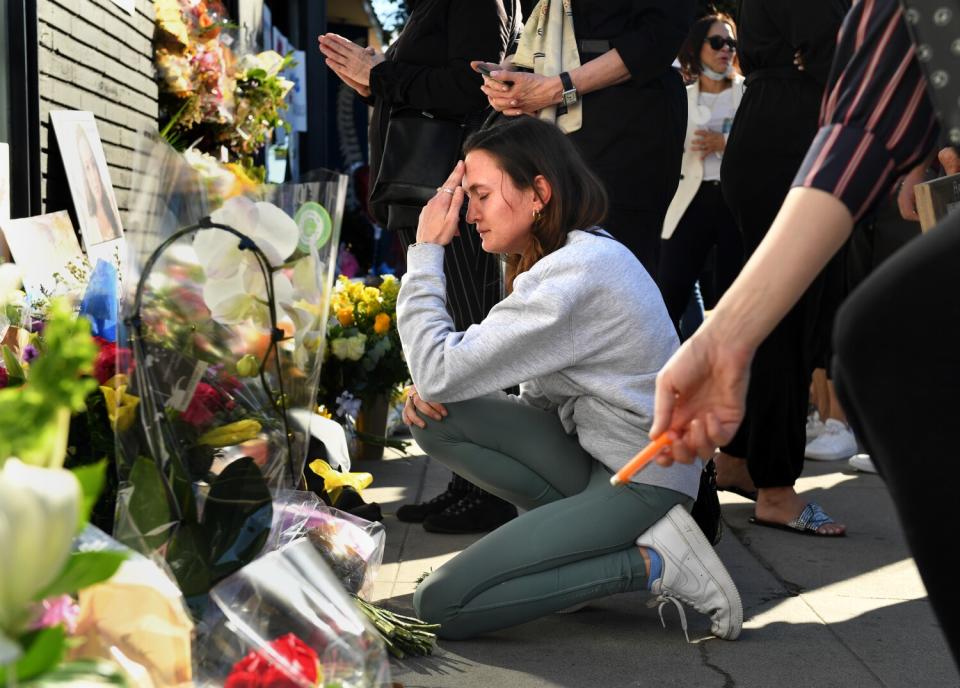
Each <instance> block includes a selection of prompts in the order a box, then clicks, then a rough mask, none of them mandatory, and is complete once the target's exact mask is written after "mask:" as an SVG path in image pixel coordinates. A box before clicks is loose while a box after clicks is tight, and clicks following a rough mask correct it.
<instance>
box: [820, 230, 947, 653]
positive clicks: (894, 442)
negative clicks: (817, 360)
mask: <svg viewBox="0 0 960 688" xmlns="http://www.w3.org/2000/svg"><path fill="white" fill-rule="evenodd" d="M958 265H960V216H957V215H954V216H952V217H950V218H948V219H946V220H945V221H944V222H942V223H941V224H940V225H938V226H937V227H936V228H934V229H932V230H931V231H930V232H929V233H928V234H926V235H924V236H922V237H920V238H918V239H916V240H914V241H911V242H910V244H909V245H908V246H906V247H905V248H903V249H902V250H901V251H899V252H898V253H897V254H896V255H894V256H892V257H891V258H890V259H888V260H887V261H885V262H884V263H883V265H881V266H880V267H879V268H878V269H877V270H876V271H875V272H874V273H873V274H872V275H871V276H870V277H868V278H867V279H866V280H865V281H864V282H863V284H861V285H860V287H859V288H858V289H857V290H856V291H854V293H853V294H851V296H850V298H849V299H848V300H847V302H846V303H845V304H844V306H843V307H842V308H841V309H840V312H839V314H838V315H837V320H836V323H835V325H834V352H835V355H834V379H835V382H836V385H837V393H838V395H839V397H840V401H841V403H843V406H844V409H845V410H846V412H847V416H848V417H849V419H850V422H851V425H853V428H854V431H855V432H856V433H857V436H858V437H859V438H860V439H861V441H862V442H863V444H864V446H865V447H866V449H867V450H868V451H869V452H870V456H871V457H872V458H873V460H874V462H875V463H876V464H877V467H878V469H879V470H880V472H881V473H882V475H883V476H884V478H885V479H886V481H887V487H888V488H889V490H890V494H891V495H892V496H893V500H894V502H895V504H896V507H897V512H898V513H899V516H900V520H901V522H902V524H903V528H904V532H905V534H906V538H907V542H908V543H909V545H910V548H911V550H912V552H913V556H914V558H915V559H916V562H917V566H918V568H919V569H920V574H921V576H922V577H923V582H924V584H925V585H926V587H927V591H928V592H929V594H930V602H931V603H932V604H933V608H934V611H935V612H936V614H937V618H938V620H939V622H940V625H941V627H942V628H943V631H944V633H945V634H946V636H947V642H948V643H949V645H950V649H951V651H952V652H953V656H954V660H955V661H957V662H958V664H960V616H958V615H957V610H960V586H958V585H957V571H958V569H960V554H958V552H960V548H958V547H957V546H956V543H955V542H954V541H953V537H952V536H951V535H950V534H951V533H952V532H953V531H952V530H951V528H952V526H953V524H954V522H955V521H956V519H957V514H956V513H955V512H954V509H955V508H956V505H957V496H958V495H957V482H956V475H957V466H956V444H957V440H956V433H955V432H954V428H955V426H956V423H957V418H958V417H960V347H958V345H957V342H958V341H960V296H958V295H957V293H956V292H955V291H954V286H955V284H956V275H957V266H958Z"/></svg>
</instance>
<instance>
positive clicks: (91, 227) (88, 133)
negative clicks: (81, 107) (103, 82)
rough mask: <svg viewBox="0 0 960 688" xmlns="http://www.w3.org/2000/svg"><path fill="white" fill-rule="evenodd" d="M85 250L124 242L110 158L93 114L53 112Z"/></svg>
mask: <svg viewBox="0 0 960 688" xmlns="http://www.w3.org/2000/svg"><path fill="white" fill-rule="evenodd" d="M51 120H52V122H53V128H54V132H55V133H56V136H57V143H58V144H59V146H60V155H61V157H62V158H63V167H64V171H65V172H66V176H67V183H68V184H69V186H70V195H71V197H72V198H73V207H74V209H75V210H76V214H77V224H78V225H79V226H80V234H81V236H82V237H83V244H84V248H85V249H86V250H87V251H88V252H89V250H90V247H91V246H96V245H97V244H102V243H104V242H108V241H113V240H116V239H120V238H121V237H122V236H123V228H122V225H121V222H120V213H119V211H118V209H117V202H116V199H115V198H114V195H113V185H112V184H111V183H110V173H109V171H108V169H107V161H106V157H105V156H104V153H103V147H102V145H101V143H100V136H99V134H98V133H97V124H96V121H95V120H94V118H93V115H92V114H91V113H89V112H54V113H51Z"/></svg>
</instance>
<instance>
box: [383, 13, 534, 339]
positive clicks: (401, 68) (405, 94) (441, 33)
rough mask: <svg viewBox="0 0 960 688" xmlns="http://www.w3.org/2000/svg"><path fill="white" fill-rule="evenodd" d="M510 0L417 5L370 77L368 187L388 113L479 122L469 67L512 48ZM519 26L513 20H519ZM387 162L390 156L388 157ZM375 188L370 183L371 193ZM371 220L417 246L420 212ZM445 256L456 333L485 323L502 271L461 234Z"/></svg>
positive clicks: (390, 210)
mask: <svg viewBox="0 0 960 688" xmlns="http://www.w3.org/2000/svg"><path fill="white" fill-rule="evenodd" d="M514 3H515V0H415V1H413V2H410V3H409V4H410V5H412V7H411V13H410V17H409V19H408V20H407V23H406V25H405V26H404V29H403V31H402V32H401V34H400V36H399V37H398V38H397V40H396V41H395V42H394V43H393V45H392V46H390V48H389V50H387V53H386V58H387V59H386V60H385V61H384V62H381V63H380V64H379V65H377V66H376V67H374V68H373V69H372V70H371V72H370V91H371V98H370V99H369V101H368V102H370V103H371V104H372V105H373V114H372V116H371V119H370V179H371V180H372V181H373V180H376V178H377V173H378V171H379V169H380V161H381V159H382V158H383V155H384V153H385V151H384V141H385V138H386V134H387V125H388V123H389V121H390V110H391V109H392V108H393V107H394V106H411V107H416V108H420V109H422V110H426V111H429V112H430V113H432V114H434V115H437V116H440V117H447V118H454V119H457V120H460V121H465V122H466V123H467V126H468V130H469V129H471V128H477V127H479V126H480V124H481V123H482V121H483V117H484V113H485V110H486V108H487V97H486V96H485V95H484V94H483V92H482V91H481V90H480V86H481V84H482V83H483V78H482V77H481V76H480V75H479V74H478V73H476V72H474V71H473V70H472V69H471V68H470V61H471V60H484V61H487V62H500V60H501V59H503V56H504V53H505V51H506V48H507V46H508V44H509V42H510V40H509V39H510V36H509V34H510V30H511V25H512V22H513V17H514V16H518V15H519V9H516V5H515V4H514ZM517 21H518V22H519V18H518V19H517ZM386 154H387V155H389V151H386ZM372 186H373V184H372V183H371V188H372ZM371 211H372V213H373V215H374V217H375V218H376V220H377V221H378V222H379V223H380V224H382V225H384V226H386V227H387V228H388V229H390V230H393V231H396V232H397V233H398V234H399V236H400V239H401V241H402V243H403V245H404V250H406V247H407V246H409V245H410V244H411V243H413V242H414V241H415V237H416V228H417V219H418V217H419V214H420V208H410V207H399V206H390V207H384V206H372V207H371ZM461 230H462V231H461V232H460V237H459V238H454V240H453V241H452V242H451V243H450V245H449V246H448V247H447V249H446V253H445V262H444V267H445V270H446V274H447V304H448V308H449V310H450V313H451V315H452V316H453V319H454V323H455V325H456V327H457V329H458V330H460V331H462V330H465V329H467V327H469V326H470V325H471V324H473V323H478V322H480V321H481V320H483V318H484V316H486V314H487V312H488V311H489V310H490V309H491V308H492V307H493V306H494V305H495V304H496V303H497V302H498V301H499V300H500V266H499V262H498V259H497V257H496V256H493V255H491V254H488V253H486V252H484V251H483V250H482V248H481V246H480V239H479V236H478V235H477V233H476V232H474V231H472V230H468V229H467V228H466V226H464V227H461Z"/></svg>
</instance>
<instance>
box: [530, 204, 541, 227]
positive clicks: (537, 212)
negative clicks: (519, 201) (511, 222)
mask: <svg viewBox="0 0 960 688" xmlns="http://www.w3.org/2000/svg"><path fill="white" fill-rule="evenodd" d="M532 214H533V222H534V224H536V223H538V222H540V218H542V217H543V215H542V214H541V212H540V209H539V208H534V209H533V213H532Z"/></svg>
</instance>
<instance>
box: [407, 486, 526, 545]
mask: <svg viewBox="0 0 960 688" xmlns="http://www.w3.org/2000/svg"><path fill="white" fill-rule="evenodd" d="M516 516H517V507H515V506H514V505H513V504H510V503H509V502H505V501H503V500H502V499H500V498H498V497H494V496H493V495H490V494H486V493H484V494H475V493H474V494H470V495H467V496H466V497H464V498H463V499H461V500H460V501H459V502H457V503H456V504H453V505H452V506H449V507H447V508H446V509H445V510H444V511H442V512H441V513H439V514H434V515H432V516H428V517H427V518H425V519H424V521H423V529H424V530H426V531H429V532H431V533H448V534H451V535H453V534H461V533H486V532H488V531H491V530H494V529H496V528H499V527H500V526H502V525H503V524H504V523H506V522H507V521H510V520H511V519H514V518H516Z"/></svg>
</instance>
